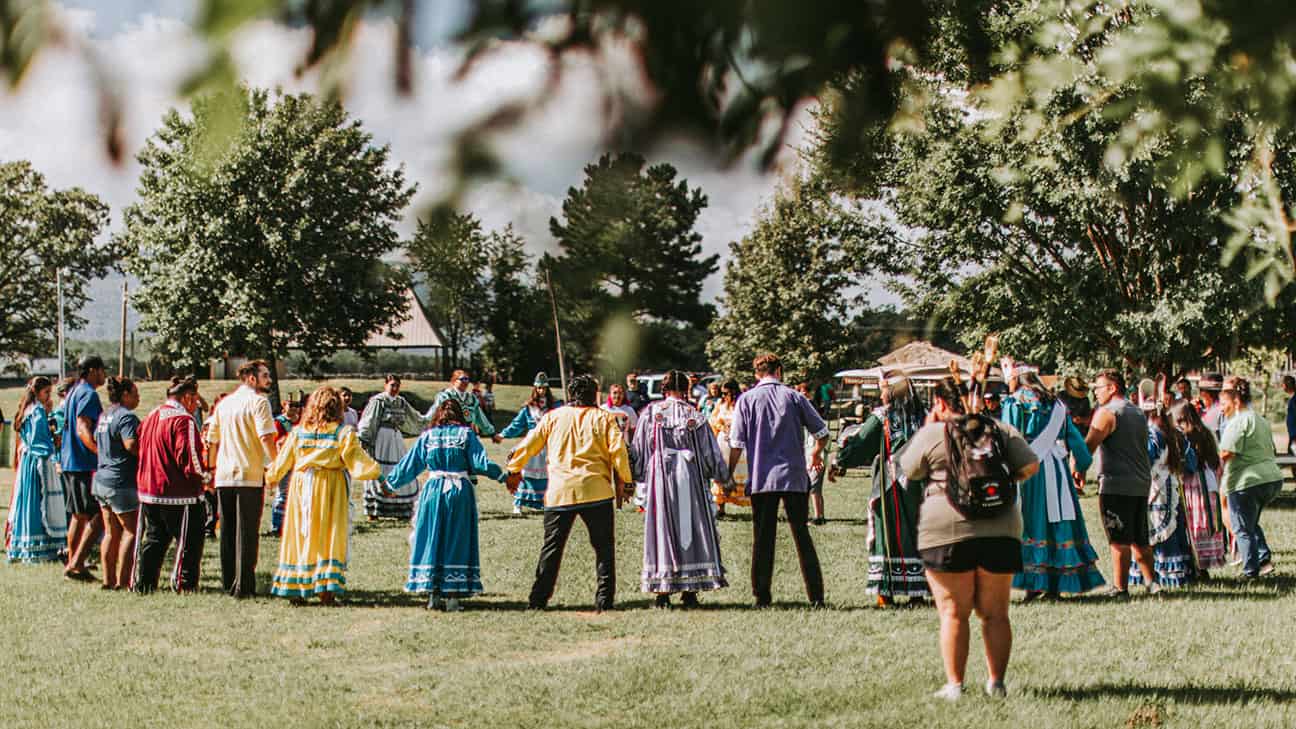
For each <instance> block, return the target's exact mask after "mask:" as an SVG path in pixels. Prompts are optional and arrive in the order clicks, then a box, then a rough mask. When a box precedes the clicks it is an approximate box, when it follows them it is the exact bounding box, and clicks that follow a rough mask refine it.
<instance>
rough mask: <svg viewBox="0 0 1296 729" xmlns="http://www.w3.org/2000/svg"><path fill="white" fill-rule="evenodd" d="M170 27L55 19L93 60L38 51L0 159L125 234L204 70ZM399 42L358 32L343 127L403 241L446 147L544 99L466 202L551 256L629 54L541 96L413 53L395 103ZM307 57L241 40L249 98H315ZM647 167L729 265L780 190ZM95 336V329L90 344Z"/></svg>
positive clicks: (279, 36)
mask: <svg viewBox="0 0 1296 729" xmlns="http://www.w3.org/2000/svg"><path fill="white" fill-rule="evenodd" d="M172 4H173V5H176V3H172ZM180 4H181V5H182V4H183V3H180ZM168 14H170V15H172V17H171V18H163V17H158V16H148V15H145V16H141V17H139V18H138V19H137V20H135V21H133V22H129V23H122V22H119V21H116V20H115V21H114V23H113V24H112V25H113V26H114V27H113V28H111V29H110V28H109V27H106V26H109V25H110V24H109V23H106V22H104V21H103V20H102V19H99V20H97V19H96V16H95V14H94V12H93V11H89V10H84V9H77V10H68V11H65V17H67V18H69V20H68V23H67V24H68V25H69V26H70V27H75V28H80V29H87V32H89V33H90V35H89V37H88V39H85V40H83V41H81V42H83V43H85V44H86V46H85V47H86V48H88V49H89V55H87V54H86V53H83V52H81V51H80V50H78V49H77V48H75V47H72V46H67V45H65V46H62V47H56V48H50V49H46V50H45V51H43V52H42V54H41V56H40V57H39V58H38V60H37V62H36V64H35V66H34V67H33V69H32V71H31V74H30V77H29V78H27V79H26V81H25V83H24V84H23V86H22V87H21V88H20V89H19V90H18V91H17V92H16V93H9V94H4V95H0V158H2V159H15V158H25V159H30V160H31V161H32V162H33V163H34V164H35V165H36V166H37V168H38V169H40V170H41V171H42V172H44V173H45V174H46V176H47V177H48V178H49V181H50V183H51V184H53V185H55V186H58V187H68V186H74V185H76V186H81V187H84V188H86V189H88V190H90V191H92V192H95V193H97V194H99V195H101V196H102V197H103V198H104V199H105V200H107V201H108V202H109V204H110V205H111V206H112V208H113V226H117V225H119V224H120V220H121V209H122V208H123V207H124V206H126V205H128V204H129V203H130V202H132V201H133V200H134V198H135V182H136V179H137V177H138V173H139V170H138V165H137V164H136V163H135V161H134V154H135V153H136V152H137V151H138V149H139V148H140V147H141V146H142V145H143V143H144V140H145V139H146V138H147V137H148V136H149V135H150V134H151V133H152V132H153V131H154V130H155V129H156V127H157V125H158V123H159V122H160V120H161V118H162V116H163V114H164V113H165V112H166V111H167V110H168V109H170V108H173V107H176V106H183V101H182V100H180V99H179V98H178V97H177V95H176V89H177V88H178V87H179V86H180V84H181V82H182V81H183V79H184V78H185V77H186V76H187V75H188V74H189V73H190V72H191V71H192V70H193V69H194V68H196V67H197V64H198V63H199V62H200V60H201V59H202V58H203V53H204V51H203V48H202V46H201V44H200V42H199V41H198V40H197V39H196V38H195V36H194V34H193V33H192V31H191V30H190V29H189V28H188V26H187V25H185V23H184V21H182V20H177V19H174V17H175V16H183V12H182V11H181V10H178V9H174V8H173V9H172V10H170V11H168ZM89 29H93V30H92V31H91V30H89ZM394 32H395V31H394V26H393V23H392V21H391V20H390V19H377V20H372V21H367V22H365V23H363V24H362V25H361V26H360V28H359V30H358V32H357V35H356V37H355V46H354V50H353V53H352V57H351V64H350V66H349V67H348V69H347V74H348V80H347V82H346V84H345V88H346V90H347V106H348V109H349V111H350V112H351V113H352V115H353V116H355V117H357V118H358V119H360V120H362V121H363V123H364V125H365V127H366V129H368V130H369V131H370V132H371V133H372V134H373V135H374V137H375V139H376V141H378V142H379V143H385V144H390V145H391V147H392V153H393V154H392V156H393V159H394V160H396V161H397V162H399V163H401V164H404V165H405V168H406V172H407V175H408V177H409V178H410V179H411V180H412V181H414V182H417V183H418V185H419V191H420V194H419V197H418V199H417V200H416V204H415V205H414V206H412V207H411V209H410V213H409V216H408V219H407V220H406V221H405V224H404V225H403V226H402V227H403V229H404V232H406V233H408V232H409V231H411V230H412V229H413V227H414V226H413V222H414V218H415V217H416V215H417V213H418V211H419V210H420V209H421V208H422V206H423V205H424V204H426V203H427V202H428V201H430V200H432V199H434V198H436V197H437V196H439V195H440V194H443V193H444V192H445V190H446V189H447V175H446V169H447V163H448V161H449V160H450V158H451V153H452V144H453V138H454V135H455V133H456V132H458V131H460V130H462V129H463V128H464V127H465V126H466V125H468V124H470V123H472V122H473V121H475V120H478V119H481V118H482V117H483V115H485V114H488V113H490V112H491V111H492V110H494V109H497V108H498V107H499V105H500V104H501V103H504V102H507V101H510V100H519V99H527V98H533V97H539V98H543V100H544V103H543V104H542V105H540V106H539V107H537V108H535V109H534V110H533V111H532V112H531V113H529V114H528V115H527V117H526V119H525V122H524V123H523V124H522V125H521V126H519V127H518V128H517V129H514V130H512V131H510V132H508V133H506V134H502V135H500V136H498V137H497V138H496V140H495V143H496V146H497V150H498V152H499V154H500V157H501V158H502V159H503V160H504V162H505V169H504V172H505V177H506V179H505V180H504V181H500V182H493V183H489V184H486V185H482V186H479V187H477V188H475V189H474V190H472V191H471V192H470V194H469V195H468V196H467V198H466V199H465V206H466V207H467V208H468V209H470V210H471V211H472V212H474V213H476V214H477V215H478V216H479V217H481V219H482V220H483V222H484V223H485V224H486V226H487V227H489V228H499V227H503V226H504V225H505V224H507V223H510V222H511V223H513V225H514V227H515V228H516V229H517V230H518V232H519V233H521V234H522V235H523V236H524V237H525V238H526V239H527V241H528V244H529V247H530V250H531V252H532V253H533V254H539V253H541V252H545V251H552V250H554V246H555V243H554V241H553V239H552V237H551V236H550V235H549V230H548V228H549V218H550V217H551V216H557V215H559V214H560V213H561V201H562V198H563V197H564V195H565V194H566V190H567V188H568V187H572V186H579V185H580V184H581V181H582V179H583V167H584V166H585V165H586V164H588V163H589V162H590V161H592V160H593V159H594V158H595V157H597V155H598V154H599V152H600V151H601V150H602V149H603V147H604V143H605V141H606V140H605V123H604V117H603V112H604V99H603V97H602V96H601V94H600V92H599V89H600V84H603V83H605V82H606V81H607V76H608V75H609V74H613V73H616V74H619V75H618V77H617V79H616V83H617V84H618V86H619V88H620V89H621V90H622V91H625V90H629V91H630V92H632V93H633V92H636V91H642V89H640V88H639V87H638V86H637V84H639V83H640V81H639V79H637V78H635V77H634V74H628V73H626V72H625V68H626V67H627V61H626V60H625V58H624V57H623V56H624V54H619V52H618V51H617V50H616V49H613V51H612V52H610V53H609V54H608V55H607V56H606V57H601V58H593V57H590V56H587V55H583V54H572V55H569V56H568V57H565V58H564V59H563V60H562V61H561V62H562V64H563V67H562V69H561V70H562V75H561V83H560V84H559V85H558V86H557V87H556V88H553V89H548V88H546V87H545V83H546V79H547V75H548V72H549V70H550V69H549V64H550V63H552V61H551V59H549V58H548V57H547V56H546V55H544V54H543V53H542V52H541V51H538V50H537V49H535V48H534V47H532V46H529V45H526V44H521V43H508V42H502V43H500V44H499V45H498V46H497V47H496V49H495V51H494V52H493V53H491V54H490V55H489V56H487V57H486V59H485V60H484V61H482V62H481V63H479V64H478V65H476V66H475V67H474V68H473V70H472V72H471V73H469V74H468V76H467V77H466V78H465V79H464V80H462V81H455V80H454V79H453V78H452V75H453V74H454V72H455V71H456V70H457V69H458V68H459V65H460V63H461V60H462V55H461V52H460V51H458V50H456V49H453V48H449V47H439V48H434V49H431V50H426V51H423V52H421V53H420V55H419V57H418V59H417V65H416V81H415V83H416V86H415V93H414V94H413V95H412V96H410V97H402V96H399V95H398V94H397V93H396V91H395V89H394V86H393V82H392V79H393V73H392V69H393V64H394V44H393V37H394ZM80 37H82V38H87V36H85V35H82V36H80ZM308 43H309V35H308V33H307V31H305V30H302V29H292V28H287V27H284V26H280V25H277V24H274V23H271V22H268V21H267V22H258V23H254V24H252V25H250V26H249V27H247V28H246V29H244V30H243V31H241V33H240V36H239V37H238V39H237V42H236V43H235V46H234V58H235V61H236V63H237V66H238V68H239V71H240V74H241V76H242V77H243V78H244V79H245V80H246V81H247V82H248V83H250V84H254V85H261V86H269V87H282V88H284V89H285V90H288V91H313V90H316V89H318V87H319V83H320V76H319V72H318V71H312V72H311V73H308V74H306V75H304V76H300V77H299V76H298V75H296V74H295V68H296V66H297V64H298V63H299V61H300V59H301V58H302V57H303V56H304V54H305V49H306V47H307V44H308ZM97 68H104V69H110V71H111V73H112V82H113V83H114V84H115V85H116V87H117V88H119V89H120V91H121V94H122V99H123V100H124V107H123V108H124V113H125V117H124V123H125V128H124V142H125V144H126V149H127V150H128V155H129V159H127V160H126V161H125V162H124V163H123V164H121V165H113V164H112V163H110V162H109V161H108V160H107V159H106V157H105V155H104V144H103V132H102V129H101V128H100V123H99V113H98V109H97V97H96V92H95V77H94V73H95V69H97ZM609 69H616V71H613V70H609ZM649 157H650V160H651V161H653V162H670V163H672V164H674V165H675V166H676V167H677V168H678V169H679V170H680V173H681V176H683V177H686V178H687V179H688V180H689V182H690V183H691V184H693V185H696V186H701V187H702V189H703V191H704V192H705V193H706V194H707V196H708V197H709V199H710V206H709V207H708V208H707V209H706V210H705V211H704V213H703V214H702V216H701V219H700V220H699V225H698V227H699V230H700V231H701V232H702V234H703V235H704V248H705V250H706V251H707V252H708V253H721V254H722V255H723V254H724V253H725V252H726V251H727V245H728V243H729V242H730V241H732V240H734V239H737V238H739V237H741V236H742V235H743V234H744V233H745V232H746V231H748V230H749V229H750V228H751V225H752V222H753V219H754V217H755V215H756V214H757V212H758V208H759V206H760V204H761V203H762V201H764V200H767V199H768V197H769V196H770V195H771V194H772V192H773V189H774V187H775V184H776V176H775V175H773V174H767V173H764V172H761V171H758V170H756V169H755V166H754V165H753V164H752V163H751V161H750V160H744V161H742V162H740V163H737V164H735V165H733V166H730V167H724V166H722V165H720V164H718V163H717V161H715V160H714V159H712V158H710V157H708V156H707V155H706V154H704V153H703V151H702V148H701V147H700V146H698V145H696V144H690V143H688V142H681V141H674V142H668V143H666V144H664V145H662V147H661V149H659V150H656V151H655V152H653V153H650V154H649ZM116 291H117V284H116V283H114V282H104V285H102V286H98V287H96V293H97V294H98V296H97V299H98V301H96V303H95V304H93V305H92V306H93V307H94V308H93V311H94V312H95V314H96V316H95V318H106V319H108V322H106V323H105V327H104V330H103V331H104V332H111V331H112V330H113V329H114V328H115V325H114V324H112V323H111V322H112V321H114V320H115V319H116V315H115V314H106V315H105V316H104V317H98V316H97V313H98V312H99V311H104V312H112V311H115V309H114V306H115V304H114V303H113V302H115V300H116ZM719 291H720V277H719V275H716V276H713V277H711V278H710V279H709V280H708V281H707V282H706V285H705V288H704V292H705V296H707V297H708V298H711V297H714V296H715V295H717V294H718V293H719ZM98 331H99V328H98V327H92V329H91V335H94V334H96V333H98Z"/></svg>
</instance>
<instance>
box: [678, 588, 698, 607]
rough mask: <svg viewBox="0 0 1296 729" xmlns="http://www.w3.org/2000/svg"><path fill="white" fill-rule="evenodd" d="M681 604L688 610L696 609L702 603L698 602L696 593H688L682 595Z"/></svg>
mask: <svg viewBox="0 0 1296 729" xmlns="http://www.w3.org/2000/svg"><path fill="white" fill-rule="evenodd" d="M680 604H681V605H683V606H684V607H686V608H695V607H698V606H699V605H701V603H699V602H698V598H697V593H696V592H686V593H684V594H683V595H681V596H680Z"/></svg>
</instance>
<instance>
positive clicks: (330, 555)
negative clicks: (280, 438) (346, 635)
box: [266, 385, 382, 605]
mask: <svg viewBox="0 0 1296 729" xmlns="http://www.w3.org/2000/svg"><path fill="white" fill-rule="evenodd" d="M289 473H292V479H291V480H290V481H289V484H288V508H287V513H286V514H285V515H284V525H283V539H282V541H280V543H279V566H278V567H277V568H276V569H275V573H274V579H273V581H272V582H271V583H270V593H271V594H272V595H278V596H280V597H287V598H291V599H292V600H293V601H294V602H301V601H304V600H306V599H307V598H309V597H311V596H314V595H318V596H319V599H320V602H321V603H323V604H325V605H328V604H331V603H332V602H333V600H334V597H335V596H336V595H341V594H342V593H344V592H346V568H347V557H348V553H349V551H350V549H349V547H350V538H351V485H350V482H348V481H347V474H348V473H349V474H350V476H351V478H352V479H353V480H357V481H367V480H374V479H377V478H378V477H379V476H380V475H381V473H382V471H381V469H380V468H379V466H378V462H377V461H375V460H374V459H372V458H370V457H369V456H368V455H367V454H365V452H364V450H363V449H361V447H360V439H359V437H358V436H357V435H356V432H355V429H354V428H352V427H351V426H349V425H343V424H342V396H341V394H340V393H339V392H338V391H337V390H335V389H333V388H332V387H329V386H327V385H325V386H323V387H321V388H319V389H318V390H316V391H315V392H314V393H313V394H312V395H311V396H310V400H309V401H307V403H306V412H305V414H304V415H303V416H302V420H301V424H300V425H298V426H297V427H296V428H293V430H292V432H291V433H289V434H288V437H287V439H286V440H285V441H284V443H283V445H282V446H281V447H280V448H279V457H278V458H276V459H275V462H274V464H273V465H272V466H271V467H270V471H269V472H268V473H267V474H266V479H267V480H268V481H269V482H270V483H277V482H278V481H279V479H281V478H283V477H284V476H285V475H287V474H289Z"/></svg>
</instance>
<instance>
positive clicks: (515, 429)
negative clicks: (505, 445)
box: [499, 405, 531, 438]
mask: <svg viewBox="0 0 1296 729" xmlns="http://www.w3.org/2000/svg"><path fill="white" fill-rule="evenodd" d="M530 423H531V414H530V413H529V412H527V406H526V405H523V406H522V409H521V410H519V411H518V412H517V415H514V416H513V419H512V420H511V421H509V424H508V425H507V426H505V427H504V429H503V430H501V431H500V432H499V434H500V437H501V438H521V437H522V436H524V435H526V434H527V431H528V430H529V427H528V426H529V425H530Z"/></svg>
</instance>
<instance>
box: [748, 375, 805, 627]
mask: <svg viewBox="0 0 1296 729" xmlns="http://www.w3.org/2000/svg"><path fill="white" fill-rule="evenodd" d="M752 368H753V369H755V370H756V377H757V379H759V380H760V381H759V382H758V383H756V386H755V387H753V388H751V389H750V390H748V391H747V392H745V393H743V394H742V396H741V397H739V398H738V404H737V405H736V406H735V407H734V415H733V424H732V425H731V426H730V429H729V445H730V447H731V448H732V450H731V451H730V454H729V470H730V472H732V471H733V469H734V467H735V466H737V465H738V458H739V455H740V452H741V451H746V452H747V472H748V480H747V494H748V495H749V496H750V497H751V505H752V529H753V532H754V538H753V541H752V568H751V569H752V576H751V579H752V594H753V595H754V596H755V597H756V606H757V607H767V606H768V605H769V604H770V602H771V599H772V598H771V596H770V581H771V580H772V579H773V577H774V539H775V536H776V534H777V529H778V506H779V502H780V501H782V502H783V511H784V513H785V514H787V521H788V527H789V528H790V529H791V530H792V540H793V542H795V543H796V550H797V558H798V560H800V562H801V577H802V579H804V580H805V587H806V596H807V597H809V598H810V604H811V605H812V606H814V607H822V606H823V604H824V586H823V573H822V572H821V571H820V569H819V555H818V553H816V552H815V546H814V541H813V540H812V539H811V538H810V527H809V526H808V525H807V523H808V521H809V513H810V473H809V469H807V468H806V460H805V436H804V433H803V432H802V430H803V429H804V430H808V431H810V433H811V435H812V436H813V437H814V439H815V441H816V443H815V447H814V449H813V450H812V451H811V453H810V467H811V468H814V469H818V470H821V471H822V470H823V450H824V446H825V445H826V444H827V442H828V425H827V424H826V423H824V421H823V418H821V417H819V413H818V412H816V411H815V408H814V405H812V404H811V403H810V401H809V400H808V399H806V397H805V396H804V395H801V394H799V393H797V391H796V390H793V389H792V388H790V387H788V386H787V385H784V384H783V383H782V382H781V380H782V378H783V363H782V362H780V361H779V358H778V357H776V356H775V355H772V354H762V355H760V356H759V357H757V358H756V359H755V360H754V361H753V362H752Z"/></svg>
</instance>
